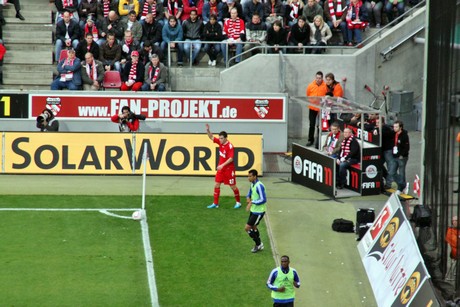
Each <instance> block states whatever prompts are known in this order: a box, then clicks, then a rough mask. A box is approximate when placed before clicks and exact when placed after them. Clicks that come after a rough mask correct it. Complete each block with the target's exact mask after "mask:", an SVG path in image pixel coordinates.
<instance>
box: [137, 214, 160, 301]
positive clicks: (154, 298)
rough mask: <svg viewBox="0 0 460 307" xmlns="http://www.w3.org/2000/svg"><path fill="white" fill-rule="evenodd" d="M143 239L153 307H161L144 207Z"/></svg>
mask: <svg viewBox="0 0 460 307" xmlns="http://www.w3.org/2000/svg"><path fill="white" fill-rule="evenodd" d="M141 212H142V215H141V216H142V219H141V227H142V241H143V242H144V254H145V265H146V267H147V276H148V281H149V289H150V299H151V301H152V307H159V306H160V303H159V301H158V292H157V284H156V282H155V271H154V269H153V256H152V247H151V246H150V236H149V225H148V224H147V214H146V212H145V210H144V209H142V211H141Z"/></svg>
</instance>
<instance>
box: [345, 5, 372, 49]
mask: <svg viewBox="0 0 460 307" xmlns="http://www.w3.org/2000/svg"><path fill="white" fill-rule="evenodd" d="M342 20H343V21H345V22H346V23H347V36H346V37H344V39H343V41H344V43H346V44H347V45H348V46H353V36H354V38H355V45H358V44H360V43H361V41H362V32H363V30H364V29H365V28H366V27H367V25H368V22H367V20H368V17H367V11H366V8H365V7H364V6H363V3H362V1H361V0H350V4H349V5H348V7H347V10H346V11H345V12H344V14H343V15H342Z"/></svg>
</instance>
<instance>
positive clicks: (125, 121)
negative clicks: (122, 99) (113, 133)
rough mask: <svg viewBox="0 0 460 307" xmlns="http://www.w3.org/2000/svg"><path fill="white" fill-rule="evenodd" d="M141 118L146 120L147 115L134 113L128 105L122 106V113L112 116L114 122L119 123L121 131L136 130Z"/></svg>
mask: <svg viewBox="0 0 460 307" xmlns="http://www.w3.org/2000/svg"><path fill="white" fill-rule="evenodd" d="M140 119H141V120H145V116H144V115H137V114H134V113H133V112H131V110H130V109H129V107H128V106H124V107H123V108H121V113H120V114H118V115H117V114H115V115H113V116H112V117H111V120H112V122H114V123H118V127H119V128H120V132H136V131H137V130H138V129H139V120H140Z"/></svg>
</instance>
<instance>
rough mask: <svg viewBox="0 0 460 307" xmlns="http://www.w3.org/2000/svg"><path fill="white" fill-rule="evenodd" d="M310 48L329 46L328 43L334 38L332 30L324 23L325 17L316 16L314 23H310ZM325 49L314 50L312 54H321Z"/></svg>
mask: <svg viewBox="0 0 460 307" xmlns="http://www.w3.org/2000/svg"><path fill="white" fill-rule="evenodd" d="M309 25H310V46H318V47H321V46H327V41H328V40H329V39H330V38H331V37H332V32H331V29H329V26H328V25H327V23H325V22H324V20H323V17H322V16H320V15H318V16H315V18H314V21H313V23H310V24H309ZM323 50H324V48H314V49H313V50H312V51H311V53H313V54H321V53H323Z"/></svg>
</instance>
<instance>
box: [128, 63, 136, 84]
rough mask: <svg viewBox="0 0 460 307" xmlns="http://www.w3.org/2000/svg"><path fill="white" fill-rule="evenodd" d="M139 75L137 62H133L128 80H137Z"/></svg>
mask: <svg viewBox="0 0 460 307" xmlns="http://www.w3.org/2000/svg"><path fill="white" fill-rule="evenodd" d="M136 76H137V63H132V62H131V70H130V71H129V76H128V80H133V81H136Z"/></svg>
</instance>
